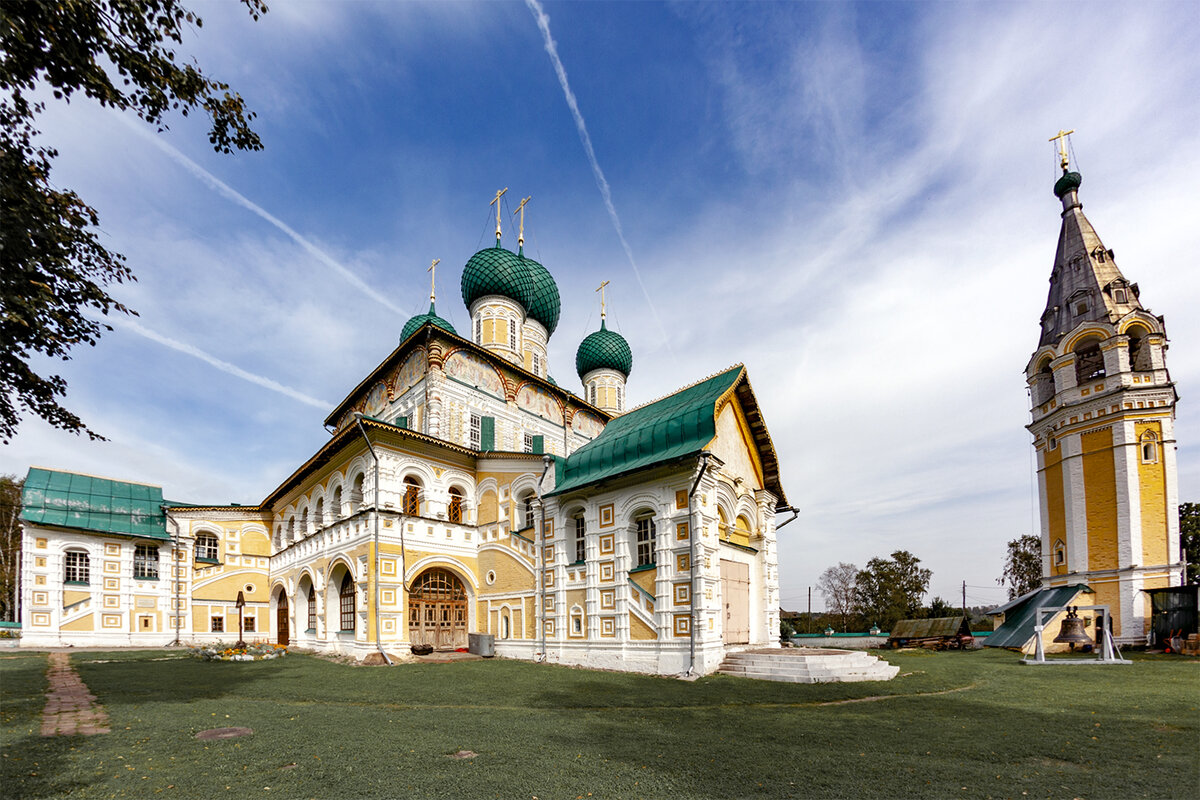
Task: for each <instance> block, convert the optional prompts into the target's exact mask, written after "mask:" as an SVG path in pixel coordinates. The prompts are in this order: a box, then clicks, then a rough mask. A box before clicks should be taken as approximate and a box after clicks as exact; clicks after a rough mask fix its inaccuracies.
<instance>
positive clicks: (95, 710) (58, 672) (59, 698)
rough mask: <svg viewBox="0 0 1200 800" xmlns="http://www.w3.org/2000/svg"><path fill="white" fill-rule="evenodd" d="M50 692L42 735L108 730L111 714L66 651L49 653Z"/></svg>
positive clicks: (43, 713) (44, 714)
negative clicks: (98, 701) (89, 686)
mask: <svg viewBox="0 0 1200 800" xmlns="http://www.w3.org/2000/svg"><path fill="white" fill-rule="evenodd" d="M47 674H48V677H49V678H50V692H49V693H48V694H47V695H46V707H45V708H44V709H43V710H42V736H77V735H78V736H94V735H96V734H97V733H108V732H109V727H108V714H106V713H104V709H103V708H101V707H100V706H98V705H96V696H95V695H93V694H92V693H91V692H89V691H88V688H87V686H86V685H85V684H84V682H83V681H82V680H81V679H80V677H79V673H78V672H76V671H75V670H74V669H72V667H71V662H70V656H68V655H67V654H66V653H51V654H50V670H49V672H48V673H47Z"/></svg>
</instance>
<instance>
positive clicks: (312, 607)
mask: <svg viewBox="0 0 1200 800" xmlns="http://www.w3.org/2000/svg"><path fill="white" fill-rule="evenodd" d="M308 629H309V630H310V631H315V630H316V629H317V590H316V589H314V588H313V587H312V585H309V587H308Z"/></svg>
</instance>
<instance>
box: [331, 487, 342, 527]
mask: <svg viewBox="0 0 1200 800" xmlns="http://www.w3.org/2000/svg"><path fill="white" fill-rule="evenodd" d="M329 513H330V515H331V516H332V517H333V519H335V520H339V519H341V518H342V487H341V486H339V487H337V488H336V489H334V490H333V502H332V503H330V505H329Z"/></svg>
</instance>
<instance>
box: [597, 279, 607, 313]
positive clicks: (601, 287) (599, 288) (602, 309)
mask: <svg viewBox="0 0 1200 800" xmlns="http://www.w3.org/2000/svg"><path fill="white" fill-rule="evenodd" d="M605 286H608V281H605V282H604V283H602V284H600V285H599V286H597V287H596V291H597V292H599V293H600V320H601V321H603V320H604V318H605V317H607V316H608V311H607V309H606V307H605V303H604V287H605Z"/></svg>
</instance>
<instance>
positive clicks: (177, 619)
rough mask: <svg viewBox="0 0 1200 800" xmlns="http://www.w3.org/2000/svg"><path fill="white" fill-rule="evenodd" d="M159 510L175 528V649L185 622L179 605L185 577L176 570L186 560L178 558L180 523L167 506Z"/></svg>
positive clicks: (173, 580)
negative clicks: (173, 517)
mask: <svg viewBox="0 0 1200 800" xmlns="http://www.w3.org/2000/svg"><path fill="white" fill-rule="evenodd" d="M159 508H161V509H162V512H163V516H164V517H165V518H166V519H167V520H168V521H169V522H170V523H171V524H172V525H174V526H175V536H174V537H173V539H172V541H173V543H174V547H175V552H174V553H172V554H171V582H172V583H174V584H175V608H174V609H173V610H174V612H175V641H173V642H171V644H172V645H173V646H174V647H179V625H180V623H182V622H183V609H182V608H181V607H180V605H179V587H180V586H181V585H182V583H183V577H182V576H181V575H178V574H176V571H175V568H176V567H177V566H178V565H179V564H180V563H181V562H183V561H184V559H181V558H178V555H179V522H178V521H177V520H173V519H171V515H170V514H168V513H167V506H166V505H165V504H164V505H161V506H159Z"/></svg>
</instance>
